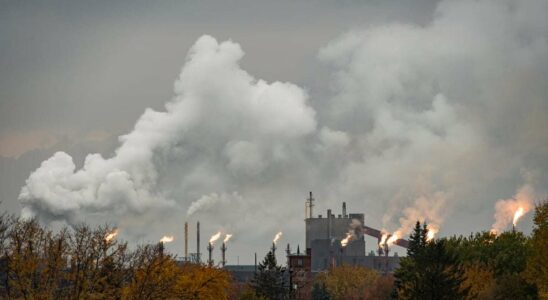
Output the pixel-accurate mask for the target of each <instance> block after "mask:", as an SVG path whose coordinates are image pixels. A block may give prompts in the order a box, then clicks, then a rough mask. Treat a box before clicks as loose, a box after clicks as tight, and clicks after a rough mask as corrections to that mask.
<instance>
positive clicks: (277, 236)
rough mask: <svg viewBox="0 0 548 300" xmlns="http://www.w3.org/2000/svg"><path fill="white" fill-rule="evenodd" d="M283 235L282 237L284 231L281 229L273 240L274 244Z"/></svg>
mask: <svg viewBox="0 0 548 300" xmlns="http://www.w3.org/2000/svg"><path fill="white" fill-rule="evenodd" d="M281 237H282V232H281V231H280V232H278V233H276V236H274V239H273V240H272V242H273V243H274V244H276V243H278V240H279V239H280V238H281Z"/></svg>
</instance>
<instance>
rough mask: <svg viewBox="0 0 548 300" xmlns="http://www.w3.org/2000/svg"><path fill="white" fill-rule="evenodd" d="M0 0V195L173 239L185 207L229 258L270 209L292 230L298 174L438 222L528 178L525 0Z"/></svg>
mask: <svg viewBox="0 0 548 300" xmlns="http://www.w3.org/2000/svg"><path fill="white" fill-rule="evenodd" d="M2 6H3V8H4V9H2V10H0V45H1V46H0V64H1V66H2V70H3V72H0V91H1V92H0V124H1V127H0V200H2V201H3V203H2V205H3V209H5V210H7V211H8V212H11V213H15V214H21V215H22V216H23V217H33V216H36V217H38V218H39V220H41V221H42V222H43V223H45V224H50V225H51V226H53V227H59V226H62V225H73V224H77V223H79V222H88V223H91V224H104V223H109V224H113V225H115V226H117V227H118V228H119V229H120V232H119V236H120V237H121V238H123V239H126V240H128V241H130V242H131V243H132V244H135V243H140V242H155V241H157V240H159V239H160V238H161V237H162V236H164V235H174V237H175V241H174V242H173V243H170V244H169V245H168V246H167V248H168V250H170V251H173V252H175V253H179V254H182V249H183V246H182V234H183V223H184V222H185V221H188V222H189V223H190V225H191V228H190V233H191V236H190V241H191V244H190V247H189V248H190V249H192V250H193V249H194V246H193V243H194V235H193V234H194V230H195V227H194V226H195V222H196V221H200V222H201V226H202V237H203V241H206V240H207V239H208V238H209V236H211V235H213V234H215V233H216V232H217V231H218V230H221V231H223V233H229V234H233V237H232V240H231V241H230V244H229V250H228V252H227V254H228V259H229V263H231V264H233V263H236V260H237V257H239V261H240V263H250V262H252V260H253V252H258V253H262V252H266V251H267V249H268V247H269V246H270V243H271V241H272V239H273V238H274V235H275V234H276V233H277V232H279V231H282V232H283V236H282V238H281V240H280V243H281V245H285V244H286V243H291V244H292V246H293V247H294V248H296V246H297V244H300V245H301V247H302V246H303V244H304V222H303V217H304V209H303V208H304V202H305V199H306V198H307V196H308V192H309V191H313V192H314V195H315V198H316V205H317V206H316V207H315V214H316V215H317V214H324V215H325V210H326V209H327V208H331V209H333V210H334V213H335V214H338V213H339V211H340V206H341V203H342V202H343V201H345V202H346V203H347V205H348V211H349V212H359V213H364V214H365V223H366V225H368V226H371V227H374V228H378V229H386V230H388V231H390V232H393V231H396V230H401V231H402V232H404V234H405V231H406V230H407V229H409V226H410V225H411V224H413V223H414V222H415V221H416V219H424V220H426V221H427V222H429V223H431V224H434V225H435V226H437V227H439V230H440V232H439V235H441V236H447V235H452V234H465V235H466V234H468V233H470V232H475V231H482V230H490V229H491V228H496V229H499V230H505V229H506V230H507V229H509V228H510V226H511V221H512V220H511V218H508V214H513V212H514V211H515V208H516V207H515V206H512V205H514V202H515V201H517V202H519V203H524V204H523V205H524V207H526V209H528V210H530V209H531V208H532V207H533V205H534V202H535V201H540V200H541V199H545V198H546V195H548V174H547V170H548V86H547V85H546V84H545V82H546V78H547V75H548V20H547V19H546V18H545V16H546V15H547V13H548V3H546V2H545V1H540V0H539V1H523V2H513V1H494V0H493V1H413V3H410V1H399V2H391V3H386V2H381V1H369V2H364V3H358V2H354V1H343V2H341V3H339V4H330V3H328V2H327V1H325V2H324V1H303V2H299V3H295V2H291V1H279V2H276V3H272V2H266V1H264V2H263V1H259V2H246V1H234V2H232V3H230V4H219V3H215V2H214V1H200V2H187V3H178V2H172V1H165V2H162V5H154V6H153V5H151V4H148V3H147V2H145V1H142V2H141V1H139V2H130V1H128V2H124V1H121V2H118V3H117V4H112V3H109V2H96V3H93V4H77V3H73V2H70V1H54V2H52V3H51V4H50V5H46V4H44V3H43V2H25V3H21V2H17V1H5V2H3V4H2ZM512 198H515V199H516V200H513V199H512ZM499 200H507V201H506V202H505V201H500V202H499ZM517 202H516V203H517ZM497 203H498V204H497ZM507 204H508V205H507ZM531 218H532V213H531V212H529V213H528V214H525V216H524V217H523V220H522V221H521V223H519V224H518V229H519V230H523V231H525V232H527V233H528V232H530V230H531V229H530V228H531V224H532V222H531ZM368 242H372V243H370V244H368V245H367V247H368V249H372V248H374V242H375V241H374V240H371V241H369V240H368ZM204 245H205V243H202V248H203V249H202V252H204V251H205V246H204ZM395 251H397V252H400V254H401V252H403V251H402V250H400V249H396V250H395Z"/></svg>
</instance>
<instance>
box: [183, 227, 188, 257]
mask: <svg viewBox="0 0 548 300" xmlns="http://www.w3.org/2000/svg"><path fill="white" fill-rule="evenodd" d="M184 259H185V260H188V222H185V257H184Z"/></svg>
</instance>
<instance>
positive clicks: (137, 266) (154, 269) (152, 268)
mask: <svg viewBox="0 0 548 300" xmlns="http://www.w3.org/2000/svg"><path fill="white" fill-rule="evenodd" d="M130 270H131V272H132V274H131V283H130V284H129V285H128V286H127V287H126V289H125V291H124V296H125V298H127V299H174V298H176V286H177V281H178V278H179V276H180V275H181V269H180V268H179V267H178V266H177V264H176V262H175V260H174V259H173V256H172V255H171V254H167V253H164V249H163V245H162V244H158V245H145V246H141V247H139V248H138V249H137V251H136V253H135V254H134V257H133V259H132V262H131V266H130Z"/></svg>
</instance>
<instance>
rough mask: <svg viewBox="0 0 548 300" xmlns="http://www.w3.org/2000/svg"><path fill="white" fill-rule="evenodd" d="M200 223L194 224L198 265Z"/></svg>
mask: <svg viewBox="0 0 548 300" xmlns="http://www.w3.org/2000/svg"><path fill="white" fill-rule="evenodd" d="M200 261H201V259H200V221H198V223H196V262H197V263H200Z"/></svg>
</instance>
